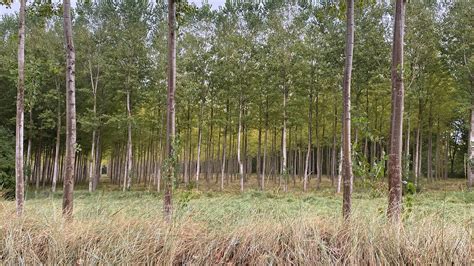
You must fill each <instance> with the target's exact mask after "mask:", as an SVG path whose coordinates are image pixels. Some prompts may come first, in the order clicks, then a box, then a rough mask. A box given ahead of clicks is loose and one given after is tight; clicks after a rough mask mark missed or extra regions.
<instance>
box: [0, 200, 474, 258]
mask: <svg viewBox="0 0 474 266" xmlns="http://www.w3.org/2000/svg"><path fill="white" fill-rule="evenodd" d="M340 201H341V199H340V196H337V195H327V193H325V192H321V193H308V194H286V195H283V194H276V193H270V192H268V193H262V192H257V191H249V192H247V193H245V194H243V195H236V194H230V193H226V194H220V193H211V192H197V191H193V192H178V193H177V195H176V197H175V206H176V209H175V220H174V222H173V224H172V225H166V224H165V223H163V221H162V220H161V196H160V195H158V194H155V193H147V192H129V193H125V194H123V193H120V192H107V193H96V194H93V195H90V194H88V193H86V192H79V193H76V201H75V219H74V221H73V222H72V223H65V222H64V221H63V220H62V218H61V216H60V204H61V201H60V195H58V194H57V195H54V197H52V196H44V197H41V196H38V197H37V198H34V199H30V200H28V201H27V207H28V208H27V212H26V216H25V217H24V218H22V219H17V218H14V217H15V216H14V203H13V202H5V201H0V261H1V262H2V264H11V265H12V264H26V265H30V264H40V263H41V264H48V265H49V264H87V265H88V264H131V265H134V264H165V265H171V264H184V263H185V264H192V265H211V264H258V265H261V264H280V265H281V264H306V265H315V264H316V265H320V264H324V265H327V264H331V265H332V264H350V265H351V264H361V265H367V264H369V265H379V264H382V265H385V264H387V265H388V264H390V265H393V264H409V265H425V264H450V265H451V264H454V265H469V264H470V263H472V255H473V254H472V252H473V250H472V249H473V239H472V231H473V224H474V220H473V219H474V218H473V212H472V211H473V207H474V194H473V192H455V191H445V192H442V191H441V192H440V191H434V192H429V193H425V194H420V195H417V196H416V197H415V199H414V207H413V208H412V210H411V211H410V212H408V211H407V212H405V213H404V226H403V227H402V228H400V229H399V230H398V229H397V228H393V227H392V226H391V225H390V223H387V221H386V219H385V215H384V208H385V205H386V199H385V198H369V197H367V196H366V193H363V194H356V195H355V201H354V216H353V217H352V220H351V222H350V223H346V224H344V223H343V221H342V220H341V219H340V216H341V215H340Z"/></svg>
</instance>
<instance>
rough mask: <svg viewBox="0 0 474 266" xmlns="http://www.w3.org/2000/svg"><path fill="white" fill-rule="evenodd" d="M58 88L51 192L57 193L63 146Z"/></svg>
mask: <svg viewBox="0 0 474 266" xmlns="http://www.w3.org/2000/svg"><path fill="white" fill-rule="evenodd" d="M57 87H58V113H57V122H56V149H55V153H54V169H53V182H52V184H51V191H53V192H56V183H57V181H58V170H59V147H60V145H61V97H60V95H61V94H60V93H59V89H60V87H59V85H58V86H57Z"/></svg>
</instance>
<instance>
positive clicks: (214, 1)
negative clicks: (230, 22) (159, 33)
mask: <svg viewBox="0 0 474 266" xmlns="http://www.w3.org/2000/svg"><path fill="white" fill-rule="evenodd" d="M76 1H77V0H71V4H72V6H75V5H76ZM189 2H191V3H196V4H197V5H198V6H200V5H201V3H202V2H203V0H189ZM207 2H208V3H209V4H211V5H212V7H214V8H218V7H219V6H221V5H223V4H224V2H225V0H207ZM19 9H20V4H19V2H18V1H14V3H13V4H12V6H11V7H10V8H6V7H5V6H3V5H0V16H2V15H5V14H12V13H15V12H18V10H19Z"/></svg>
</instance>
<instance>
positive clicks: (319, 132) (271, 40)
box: [0, 0, 474, 191]
mask: <svg viewBox="0 0 474 266" xmlns="http://www.w3.org/2000/svg"><path fill="white" fill-rule="evenodd" d="M345 8H346V7H345V5H321V6H313V5H306V4H298V5H296V4H290V3H284V2H283V1H271V2H268V3H265V4H250V3H241V4H234V3H227V4H226V5H225V6H223V7H222V8H220V9H218V10H215V9H212V8H211V7H210V6H209V5H203V6H202V7H196V6H193V5H189V4H186V3H182V2H180V3H178V4H177V35H176V38H177V52H176V53H177V62H176V64H177V66H178V67H177V90H176V105H177V106H178V108H177V109H176V112H177V113H176V117H177V119H176V120H177V126H176V134H177V141H176V144H177V149H176V152H177V155H178V167H177V169H176V170H177V171H178V173H179V174H178V175H177V179H176V182H175V183H176V184H175V185H178V186H186V187H191V186H194V187H198V188H200V187H204V188H205V187H206V186H207V187H209V186H211V184H213V183H217V184H218V185H219V187H220V189H225V188H226V187H227V186H228V184H229V183H233V182H239V185H240V187H241V189H242V190H244V189H245V188H246V184H247V183H248V181H249V180H252V179H254V180H255V179H256V180H258V186H259V187H260V188H261V189H264V188H265V184H266V182H274V183H276V184H277V185H278V186H279V187H280V188H281V189H282V190H287V189H288V188H289V187H290V188H291V187H292V186H299V181H300V180H303V179H304V180H307V182H308V184H307V185H305V186H307V188H306V187H305V189H316V188H318V187H319V184H320V182H321V179H322V178H323V176H324V177H328V178H330V179H331V181H332V183H333V184H334V186H335V187H336V189H337V190H339V187H340V176H341V175H340V172H341V170H340V166H339V164H340V163H341V159H340V157H341V152H340V149H341V120H342V119H341V116H342V79H343V72H342V69H343V66H344V44H345V38H344V35H345V30H346V24H345V16H344V14H345ZM406 8H407V10H406V28H405V62H404V70H405V90H406V97H405V121H404V128H403V135H404V138H403V139H404V142H405V144H404V147H403V154H404V160H403V166H404V169H403V171H404V175H403V176H404V179H407V180H410V181H412V182H414V183H415V184H417V183H418V180H420V179H421V178H427V179H428V180H434V179H442V178H447V177H448V176H451V177H456V176H464V175H465V172H466V168H467V167H468V166H469V161H468V160H466V159H465V158H466V154H467V151H468V136H469V129H470V127H469V119H470V112H469V108H470V107H471V105H472V99H473V87H472V84H473V78H472V72H471V69H472V64H473V63H472V45H473V43H474V41H473V40H472V38H473V36H472V34H471V33H472V26H473V25H472V24H473V22H472V20H471V19H469V17H470V16H469V15H470V14H471V13H472V11H473V10H472V9H473V8H472V5H469V4H463V3H461V2H438V3H437V2H433V3H430V4H422V3H410V4H409V5H407V6H406ZM393 10H394V8H393V6H392V5H390V4H388V3H373V4H367V5H362V4H357V5H356V6H355V27H356V28H355V45H354V59H353V68H354V70H353V77H352V108H353V109H352V128H353V134H352V144H353V151H352V154H353V163H354V166H353V168H354V175H355V180H359V179H360V180H364V179H365V180H377V179H380V178H382V177H383V176H384V174H385V173H384V172H385V164H386V160H387V158H386V154H387V153H388V148H389V147H388V146H389V136H390V134H389V130H390V126H389V125H390V110H391V109H390V105H391V95H390V64H391V58H390V50H391V43H392V35H393V32H392V30H393V29H392V25H393ZM167 14H168V13H167V5H166V4H165V3H162V2H159V3H156V4H151V3H147V2H146V1H128V0H124V1H115V2H112V1H98V2H94V1H91V2H87V1H86V2H84V3H78V4H77V6H76V8H75V9H74V10H73V16H72V18H73V32H74V43H75V47H76V62H77V64H76V73H75V74H76V75H75V76H76V78H75V82H76V104H77V121H78V126H77V143H78V145H77V147H76V159H75V169H74V171H75V173H76V174H75V179H76V182H77V183H79V184H88V186H89V190H91V191H93V190H95V189H96V188H97V184H98V183H99V182H100V178H101V172H102V171H101V169H102V168H107V171H106V172H105V171H104V173H107V175H108V178H109V179H110V181H111V182H112V183H114V184H116V185H117V186H119V187H121V188H122V189H124V190H129V189H133V187H134V186H137V185H140V186H143V185H144V186H146V187H148V188H150V189H154V190H156V189H158V190H162V189H163V187H162V183H163V177H162V173H163V169H162V165H163V154H164V153H163V150H164V147H165V143H166V115H167V114H166V110H167V102H166V101H167V97H166V95H167V93H166V90H167V85H166V82H167V76H166V69H167V64H168V63H167V52H168V49H167V32H168V26H167V20H168V18H167ZM17 20H18V16H17V15H10V16H3V17H2V18H1V20H0V36H1V38H0V46H1V49H0V88H1V92H2V96H3V97H1V99H0V125H1V127H2V131H5V134H2V135H7V134H13V132H14V128H15V109H16V107H15V102H14V101H12V99H14V98H15V95H16V91H17V78H18V76H17V73H18V70H17V68H16V67H17V56H16V55H17V46H18V21H17ZM26 21H27V27H26V36H27V42H26V47H25V54H26V56H25V126H26V129H25V145H26V148H25V153H26V157H25V165H26V167H25V178H26V182H27V183H28V184H29V186H30V187H31V186H32V187H35V188H36V189H40V188H42V187H53V188H52V189H53V190H54V186H55V184H56V182H58V183H62V180H63V178H64V174H65V167H64V165H65V164H64V161H65V159H64V158H65V157H64V155H65V144H64V136H65V124H66V123H65V110H64V109H65V108H64V106H65V105H64V101H65V99H66V95H65V91H66V90H65V88H64V86H65V85H64V84H66V83H65V80H64V79H65V75H64V73H65V71H66V69H65V67H66V65H65V60H64V45H65V41H64V35H63V34H64V33H63V25H62V23H63V20H62V16H61V15H60V14H59V15H58V14H54V13H53V14H49V15H41V8H35V7H34V6H32V7H31V8H27V13H26ZM8 132H10V133H8ZM11 136H13V135H11ZM8 140H9V138H5V139H4V140H3V139H2V143H1V145H2V147H3V146H7V147H11V146H8V145H11V144H9V143H8ZM5 150H6V152H5V156H3V155H2V161H1V162H2V163H1V165H0V167H1V169H2V184H3V183H7V181H6V180H7V179H8V178H7V177H8V176H11V169H12V168H11V167H12V166H11V164H12V163H13V161H12V158H13V157H11V156H10V155H9V154H10V153H9V151H13V147H12V148H11V149H8V148H5ZM297 182H298V184H297ZM305 184H306V183H305ZM301 186H303V185H301Z"/></svg>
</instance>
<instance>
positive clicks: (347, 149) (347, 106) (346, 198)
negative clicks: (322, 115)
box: [342, 0, 354, 219]
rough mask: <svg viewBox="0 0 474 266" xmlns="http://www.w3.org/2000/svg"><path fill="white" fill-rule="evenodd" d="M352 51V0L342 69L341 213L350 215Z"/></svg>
mask: <svg viewBox="0 0 474 266" xmlns="http://www.w3.org/2000/svg"><path fill="white" fill-rule="evenodd" d="M353 50H354V0H347V32H346V64H345V68H344V119H343V124H342V125H343V126H342V128H343V132H344V133H343V157H342V158H343V159H342V160H343V168H344V170H343V171H344V172H343V175H344V176H343V177H344V191H343V203H342V213H343V216H344V218H346V219H347V218H348V217H349V216H350V214H351V197H352V178H353V177H352V159H351V156H352V151H351V149H352V147H351V146H352V145H351V76H352V52H353Z"/></svg>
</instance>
